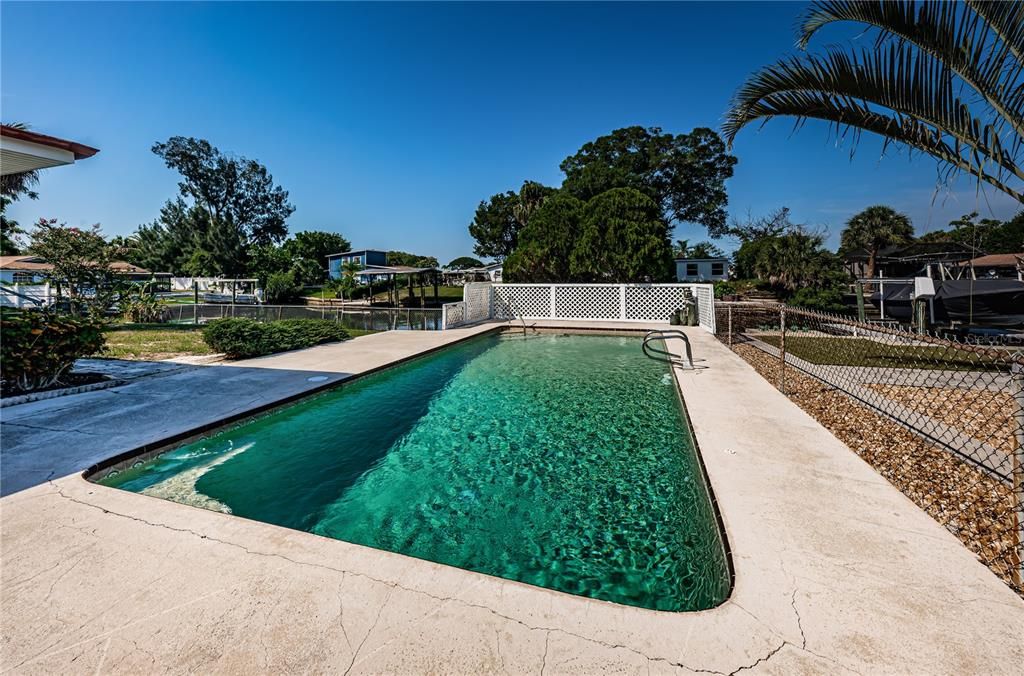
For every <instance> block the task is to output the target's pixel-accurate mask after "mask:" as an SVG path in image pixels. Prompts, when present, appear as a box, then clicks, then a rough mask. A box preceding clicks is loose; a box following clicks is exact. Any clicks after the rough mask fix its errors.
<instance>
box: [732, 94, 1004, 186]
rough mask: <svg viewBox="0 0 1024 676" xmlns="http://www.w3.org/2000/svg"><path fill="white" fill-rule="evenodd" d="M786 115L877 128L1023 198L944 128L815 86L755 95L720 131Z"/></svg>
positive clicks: (891, 139)
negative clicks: (965, 152) (951, 139)
mask: <svg viewBox="0 0 1024 676" xmlns="http://www.w3.org/2000/svg"><path fill="white" fill-rule="evenodd" d="M783 116H788V117H795V118H796V119H797V121H798V123H800V122H801V121H803V120H806V119H816V120H823V121H826V122H829V123H831V124H832V125H834V127H835V128H836V130H837V131H838V132H839V133H841V134H843V133H845V132H847V131H849V130H851V129H852V130H854V133H855V134H857V133H859V132H860V131H867V132H870V133H874V134H878V135H880V136H882V137H884V138H885V139H886V143H896V144H900V145H903V146H906V147H907V148H909V149H911V150H917V151H920V152H924V153H928V154H930V155H933V156H934V157H936V158H937V159H939V160H941V161H943V162H945V163H947V164H948V165H949V166H950V167H951V168H952V169H954V170H956V171H964V172H966V173H968V174H970V175H972V176H975V177H976V178H978V179H979V180H982V181H985V182H986V183H988V184H989V185H992V186H994V187H996V188H998V189H999V190H1001V191H1003V192H1005V193H1006V194H1008V195H1010V196H1011V197H1013V198H1014V199H1016V200H1017V201H1019V202H1021V203H1024V194H1022V193H1021V192H1019V191H1018V190H1016V189H1014V188H1013V187H1011V186H1010V185H1009V184H1007V183H1006V182H1005V181H1004V180H1002V178H1001V177H999V176H997V175H992V174H990V173H988V172H987V171H985V160H984V158H982V157H979V156H977V155H972V154H968V155H967V157H964V155H963V153H962V151H961V150H960V149H959V148H957V146H956V144H953V145H951V144H950V142H948V141H947V140H946V139H944V138H943V136H942V134H941V133H939V132H937V131H936V130H934V129H932V128H931V127H930V126H929V125H926V124H924V123H923V122H921V121H920V120H918V119H916V118H914V117H912V116H909V115H903V114H900V113H893V114H884V113H881V112H878V111H876V110H873V109H872V108H871V107H870V106H869V105H868V104H867V103H865V102H863V101H859V100H857V99H852V98H843V97H837V96H833V95H830V94H828V93H825V92H821V91H815V90H780V91H778V92H775V93H771V94H767V95H765V96H762V97H760V98H758V99H756V100H752V101H749V102H745V103H738V104H736V105H734V106H733V108H732V110H730V112H729V114H728V116H727V118H726V121H725V123H724V124H723V128H722V131H723V134H724V135H725V137H726V139H727V140H728V141H729V142H731V141H732V139H734V138H735V136H736V134H737V133H738V132H739V130H740V129H741V128H743V127H745V126H746V125H747V124H749V123H751V122H754V121H756V120H763V121H768V120H770V119H772V118H774V117H783Z"/></svg>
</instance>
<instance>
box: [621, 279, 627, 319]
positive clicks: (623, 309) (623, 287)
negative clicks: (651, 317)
mask: <svg viewBox="0 0 1024 676" xmlns="http://www.w3.org/2000/svg"><path fill="white" fill-rule="evenodd" d="M619 319H621V320H622V321H626V285H625V284H620V285H619Z"/></svg>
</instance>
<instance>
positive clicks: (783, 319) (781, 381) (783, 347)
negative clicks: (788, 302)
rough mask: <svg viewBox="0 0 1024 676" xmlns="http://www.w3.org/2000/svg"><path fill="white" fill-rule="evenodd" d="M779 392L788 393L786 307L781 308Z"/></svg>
mask: <svg viewBox="0 0 1024 676" xmlns="http://www.w3.org/2000/svg"><path fill="white" fill-rule="evenodd" d="M779 328H780V336H779V392H782V393H783V394H785V393H786V308H785V306H783V307H782V308H780V309H779Z"/></svg>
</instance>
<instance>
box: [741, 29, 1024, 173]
mask: <svg viewBox="0 0 1024 676" xmlns="http://www.w3.org/2000/svg"><path fill="white" fill-rule="evenodd" d="M783 92H820V93H821V94H823V95H825V96H828V97H831V98H833V99H837V100H841V101H853V100H856V101H858V102H861V103H862V104H874V105H875V106H879V107H882V108H885V109H888V110H890V111H892V112H893V113H897V114H899V115H901V116H907V117H911V118H915V119H917V120H919V121H920V122H923V123H924V124H926V125H929V126H930V127H931V128H932V131H934V132H935V133H936V134H937V135H938V136H939V137H945V136H949V137H951V138H950V139H949V141H950V142H951V143H952V146H953V147H954V148H955V149H956V150H957V151H958V152H961V153H962V154H966V155H968V156H969V157H973V158H978V163H979V165H980V166H979V168H980V169H986V168H987V165H990V164H994V165H997V166H998V173H1009V174H1013V175H1015V176H1017V177H1018V178H1020V179H1024V167H1021V165H1020V164H1018V162H1017V158H1016V157H1015V153H1014V152H1010V151H1008V150H1006V149H1005V148H1004V147H1003V146H1002V143H1001V141H1000V135H999V133H998V130H997V129H996V127H995V125H993V124H991V123H985V122H983V121H982V120H979V119H977V118H976V117H975V116H974V115H973V114H972V112H971V109H970V107H969V106H968V105H967V104H966V103H965V102H964V101H962V100H961V99H960V98H959V97H958V96H957V95H956V92H955V90H954V84H953V78H952V75H951V73H950V72H949V69H948V68H946V66H945V65H944V64H943V63H942V62H940V61H938V60H936V59H933V58H931V57H930V56H928V55H927V54H925V53H923V52H920V51H917V50H914V49H911V48H909V47H908V46H907V45H905V44H899V43H894V44H892V45H890V46H889V48H888V49H887V50H884V51H882V52H881V53H876V52H871V51H867V50H864V51H862V52H860V53H859V54H857V53H853V54H852V55H851V54H847V53H846V52H843V51H840V50H836V49H832V50H828V51H827V52H826V54H825V55H824V56H806V57H799V58H792V59H788V60H783V61H780V62H778V63H776V64H775V65H773V66H769V67H767V68H764V69H762V70H761V71H760V72H758V73H756V74H754V75H753V76H752V77H751V78H750V79H749V80H748V81H747V82H746V83H745V84H744V85H743V86H742V87H741V88H740V90H739V91H738V92H737V94H736V96H735V98H734V99H733V104H732V111H731V112H730V114H729V116H728V118H727V121H726V124H725V126H724V128H723V131H724V132H725V136H726V140H727V141H728V142H730V143H731V142H732V139H733V138H734V136H735V134H736V132H737V131H738V130H739V128H741V127H742V126H743V125H744V124H746V123H747V122H749V121H750V120H749V119H747V115H746V114H745V113H744V110H745V109H747V108H749V107H750V106H751V105H752V104H754V103H756V102H757V101H760V100H762V99H765V98H768V97H773V96H775V95H777V94H780V93H783ZM744 120H745V121H744ZM740 122H742V124H739V123H740ZM1015 150H1016V149H1015Z"/></svg>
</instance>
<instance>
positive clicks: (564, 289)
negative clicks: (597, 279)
mask: <svg viewBox="0 0 1024 676" xmlns="http://www.w3.org/2000/svg"><path fill="white" fill-rule="evenodd" d="M551 289H552V291H553V292H554V297H555V302H554V316H555V317H556V318H558V319H620V318H621V317H622V287H620V286H619V285H617V284H616V285H607V284H579V285H576V284H574V285H566V286H563V285H560V284H559V285H552V286H551Z"/></svg>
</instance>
